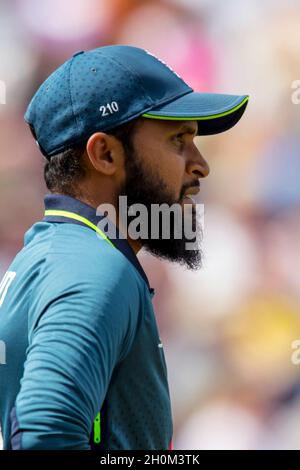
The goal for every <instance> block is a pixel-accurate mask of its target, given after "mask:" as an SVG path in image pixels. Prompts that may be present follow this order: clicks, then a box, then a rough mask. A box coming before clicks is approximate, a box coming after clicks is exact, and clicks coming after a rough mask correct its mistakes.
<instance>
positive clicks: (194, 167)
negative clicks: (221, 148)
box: [186, 147, 210, 178]
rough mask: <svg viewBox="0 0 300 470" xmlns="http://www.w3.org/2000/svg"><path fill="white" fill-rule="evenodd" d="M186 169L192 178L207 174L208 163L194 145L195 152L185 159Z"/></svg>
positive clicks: (204, 176) (203, 176)
mask: <svg viewBox="0 0 300 470" xmlns="http://www.w3.org/2000/svg"><path fill="white" fill-rule="evenodd" d="M186 171H187V173H188V174H189V175H190V176H191V177H193V178H195V177H196V178H206V177H207V176H208V175H209V172H210V169H209V165H208V163H207V161H206V160H205V158H204V157H203V156H202V154H201V153H200V152H199V150H198V149H197V148H196V147H195V152H193V155H192V156H191V158H190V159H189V160H188V161H187V165H186Z"/></svg>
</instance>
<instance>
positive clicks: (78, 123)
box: [68, 57, 81, 132]
mask: <svg viewBox="0 0 300 470" xmlns="http://www.w3.org/2000/svg"><path fill="white" fill-rule="evenodd" d="M74 59H75V57H72V60H71V62H70V66H69V76H68V88H69V95H70V102H71V107H72V113H73V116H74V119H75V122H76V126H77V132H80V124H81V123H80V122H79V119H80V118H79V116H77V114H76V113H75V110H74V104H73V98H72V91H71V68H72V65H73V62H74Z"/></svg>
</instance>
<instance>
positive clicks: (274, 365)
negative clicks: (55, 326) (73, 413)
mask: <svg viewBox="0 0 300 470" xmlns="http://www.w3.org/2000/svg"><path fill="white" fill-rule="evenodd" d="M299 22H300V3H299V1H297V0H284V1H283V0H264V1H263V2H262V1H259V0H244V1H243V2H240V1H238V0H227V1H226V2H223V1H221V0H72V2H71V1H68V0H43V1H42V2H41V1H38V0H9V1H8V0H1V1H0V57H1V60H0V81H1V82H3V83H4V84H5V95H6V96H5V98H6V99H5V101H6V104H0V275H1V276H2V274H3V273H4V272H5V271H6V269H7V267H8V265H9V263H10V262H11V260H12V258H13V257H14V256H15V254H16V252H17V251H18V250H19V249H20V248H21V247H22V244H23V235H24V232H25V231H26V230H27V229H28V228H29V227H30V226H31V225H32V224H33V223H34V222H35V221H36V220H38V219H40V218H41V217H42V214H43V195H44V194H45V193H46V188H45V185H44V182H43V177H42V173H43V164H44V162H43V157H42V156H41V155H40V154H39V152H38V149H37V147H36V146H35V143H34V141H33V139H32V137H31V135H30V132H29V130H28V128H27V126H26V125H25V123H24V121H23V114H24V111H25V109H26V106H27V104H28V101H29V99H30V97H31V96H32V94H33V93H34V92H35V90H36V88H37V87H38V85H39V84H40V83H41V82H42V81H43V80H44V79H45V78H46V76H48V75H49V74H50V73H51V72H52V71H53V70H54V69H55V68H56V67H57V66H58V65H60V64H61V63H62V62H63V61H65V60H66V59H67V58H68V57H69V56H70V55H71V54H73V53H74V52H76V51H79V50H82V49H90V48H94V47H98V46H101V45H106V44H131V45H136V46H140V47H143V48H146V49H147V50H149V51H150V52H152V53H154V54H155V55H157V56H159V57H160V58H161V59H162V60H164V61H165V62H167V63H168V64H169V65H170V66H171V67H172V68H173V69H175V70H176V71H177V72H178V73H179V75H180V76H182V77H183V78H184V79H185V80H186V81H187V82H188V83H189V84H190V85H191V86H192V87H193V88H194V89H195V90H196V91H205V92H207V91H209V92H212V91H215V92H224V93H232V94H249V95H250V101H249V105H248V109H247V110H246V113H245V115H244V117H243V118H242V120H241V121H240V123H239V124H238V125H237V126H236V127H234V128H233V129H232V130H230V131H228V132H226V133H224V134H220V135H217V136H210V137H198V138H197V145H198V146H199V149H200V150H201V152H202V153H203V155H204V156H205V158H206V159H207V160H208V162H209V165H210V168H211V173H210V176H209V177H208V179H207V180H204V181H203V183H202V186H201V192H200V195H199V198H198V202H201V203H203V204H204V205H205V227H204V240H203V248H202V249H203V253H204V260H203V268H202V269H201V270H200V271H197V272H191V271H186V270H185V269H183V268H181V267H178V266H176V265H174V264H171V263H166V262H161V261H159V260H157V259H155V258H153V257H151V256H150V255H148V254H145V253H141V254H140V255H139V256H140V258H141V261H142V263H143V264H144V266H145V270H146V272H147V274H148V275H149V278H150V281H151V285H152V287H154V288H155V291H156V295H155V297H154V304H155V310H156V314H157V320H158V324H159V328H160V337H161V340H162V342H163V345H164V351H165V356H166V360H167V364H168V376H169V382H170V392H171V400H172V406H173V418H174V448H175V449H176V448H178V449H300V426H299V424H298V423H299V417H300V365H298V366H297V365H296V364H293V363H292V361H291V356H292V352H293V350H292V348H291V344H292V342H293V341H294V340H296V339H300V274H299V271H298V267H299V265H300V184H299V183H300V158H299V148H300V132H299V130H300V124H299V123H300V104H299V105H297V104H294V103H293V101H292V92H293V90H292V83H293V81H295V80H297V79H298V80H300V61H299V52H300V28H299ZM2 98H3V96H2ZM2 101H3V99H2V100H0V103H2ZM0 321H1V319H0ZM145 425H147V423H145Z"/></svg>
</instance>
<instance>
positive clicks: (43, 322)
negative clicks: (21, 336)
mask: <svg viewBox="0 0 300 470" xmlns="http://www.w3.org/2000/svg"><path fill="white" fill-rule="evenodd" d="M125 262H126V263H127V261H125ZM90 266H91V265H90ZM91 269H92V268H88V267H86V268H83V269H81V272H80V279H79V280H78V277H79V276H77V275H74V274H73V273H72V272H71V271H72V266H65V267H64V269H63V274H61V273H60V275H58V273H57V272H56V270H54V271H53V272H52V273H48V275H45V276H44V278H45V282H46V281H47V286H48V287H46V283H44V282H43V281H42V282H41V285H40V287H39V289H38V291H39V295H37V292H35V296H36V297H37V298H36V300H35V301H34V302H32V303H31V305H32V309H33V311H34V313H32V314H31V315H30V321H29V346H28V348H27V355H26V361H25V364H24V374H23V378H22V380H21V387H20V391H19V393H18V395H17V398H16V402H15V406H14V408H13V410H12V413H11V424H12V433H11V445H12V449H59V450H64V449H78V450H80V449H81V450H89V449H90V446H89V439H90V433H91V430H92V425H93V421H94V419H95V417H96V415H97V413H98V412H99V410H100V409H101V405H102V403H103V400H104V398H105V395H106V391H107V388H108V385H109V382H110V378H111V375H112V372H113V369H114V367H115V365H116V364H117V363H118V362H119V361H121V360H122V359H123V358H124V357H125V355H126V354H127V352H128V351H129V349H130V347H131V344H132V342H133V339H134V336H135V334H136V329H137V328H138V322H139V311H140V308H139V295H138V288H137V286H136V285H134V283H132V276H128V273H127V274H126V272H125V268H124V269H123V268H120V267H115V269H114V266H113V263H112V266H111V269H110V270H109V272H107V270H104V269H103V270H102V271H101V272H100V273H99V270H96V271H95V272H94V273H93V272H91ZM126 269H127V271H128V268H126ZM66 270H67V271H68V276H65V273H66ZM74 270H75V271H76V269H75V266H74ZM63 276H65V277H66V278H67V281H64V280H63ZM130 279H131V281H130ZM49 282H52V283H53V284H54V286H53V285H51V284H50V285H51V288H50V287H49ZM53 292H54V294H53Z"/></svg>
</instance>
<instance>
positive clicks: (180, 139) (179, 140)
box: [172, 132, 185, 145]
mask: <svg viewBox="0 0 300 470" xmlns="http://www.w3.org/2000/svg"><path fill="white" fill-rule="evenodd" d="M184 136H185V133H184V132H180V133H179V134H176V135H174V137H173V139H172V140H174V141H175V143H176V144H178V143H179V144H181V145H183V144H184V143H185V140H184Z"/></svg>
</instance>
